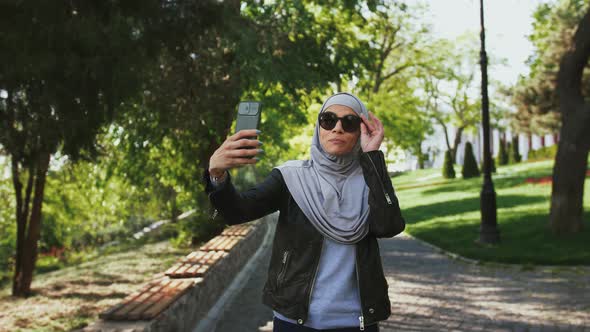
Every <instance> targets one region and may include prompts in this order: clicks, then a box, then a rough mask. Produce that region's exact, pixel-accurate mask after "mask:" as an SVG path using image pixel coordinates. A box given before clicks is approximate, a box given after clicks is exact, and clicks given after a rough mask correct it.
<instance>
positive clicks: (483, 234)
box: [478, 180, 500, 244]
mask: <svg viewBox="0 0 590 332" xmlns="http://www.w3.org/2000/svg"><path fill="white" fill-rule="evenodd" d="M480 204H481V226H480V228H479V241H478V242H480V243H485V244H496V243H499V242H500V231H499V230H498V223H497V219H496V192H495V191H494V185H493V184H492V182H491V180H490V181H484V185H483V188H482V190H481V194H480Z"/></svg>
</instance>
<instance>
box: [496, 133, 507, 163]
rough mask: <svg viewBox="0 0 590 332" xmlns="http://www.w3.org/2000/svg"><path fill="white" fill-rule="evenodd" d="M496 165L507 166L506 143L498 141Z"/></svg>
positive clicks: (501, 140)
mask: <svg viewBox="0 0 590 332" xmlns="http://www.w3.org/2000/svg"><path fill="white" fill-rule="evenodd" d="M498 165H500V166H502V165H508V152H507V151H506V142H505V141H504V140H503V139H500V149H499V151H498Z"/></svg>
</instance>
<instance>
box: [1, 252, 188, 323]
mask: <svg viewBox="0 0 590 332" xmlns="http://www.w3.org/2000/svg"><path fill="white" fill-rule="evenodd" d="M186 252H187V250H186V249H185V250H179V249H175V248H173V247H172V245H171V244H170V243H169V241H163V242H158V243H152V244H146V245H144V246H141V247H139V248H135V249H132V250H128V251H125V252H120V253H114V254H110V255H105V256H102V257H99V258H96V259H94V260H91V261H88V262H85V263H82V264H79V265H75V266H70V267H67V268H64V269H60V270H58V271H53V272H49V273H43V274H39V275H36V276H35V278H34V280H33V284H32V289H33V291H34V293H35V294H34V295H33V296H31V297H29V298H26V299H22V298H13V297H11V296H10V286H6V287H4V288H3V289H2V290H0V331H11V332H13V331H70V330H71V329H74V328H80V327H83V326H86V325H87V324H88V323H90V322H92V321H94V320H96V319H97V318H98V313H100V312H101V311H103V310H105V309H107V308H109V307H110V306H112V305H114V304H116V303H118V302H119V300H120V299H122V298H124V297H125V296H127V295H128V294H130V293H132V292H133V291H135V290H137V289H139V288H140V286H141V285H142V284H143V283H144V282H146V281H148V280H151V279H152V278H153V277H154V275H155V274H158V273H163V271H165V270H166V269H167V268H168V267H170V266H171V265H172V263H173V262H174V261H176V260H177V259H178V258H179V257H181V256H182V255H185V254H186Z"/></svg>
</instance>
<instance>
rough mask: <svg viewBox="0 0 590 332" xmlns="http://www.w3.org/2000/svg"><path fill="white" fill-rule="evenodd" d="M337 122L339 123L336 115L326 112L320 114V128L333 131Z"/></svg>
mask: <svg viewBox="0 0 590 332" xmlns="http://www.w3.org/2000/svg"><path fill="white" fill-rule="evenodd" d="M336 122H338V118H337V117H336V114H334V113H331V112H325V113H322V114H320V126H321V127H322V128H324V129H326V130H332V129H334V127H336Z"/></svg>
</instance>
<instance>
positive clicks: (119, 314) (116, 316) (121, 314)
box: [111, 280, 170, 320]
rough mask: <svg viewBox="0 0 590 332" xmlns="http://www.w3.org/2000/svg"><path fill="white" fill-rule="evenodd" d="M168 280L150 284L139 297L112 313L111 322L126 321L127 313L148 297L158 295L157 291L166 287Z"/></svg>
mask: <svg viewBox="0 0 590 332" xmlns="http://www.w3.org/2000/svg"><path fill="white" fill-rule="evenodd" d="M169 282H170V281H169V280H166V281H163V282H162V281H158V282H153V283H150V284H149V285H150V287H149V288H148V289H147V290H146V291H144V292H142V293H141V294H140V295H139V296H137V297H135V298H134V299H133V300H132V301H130V302H127V303H126V304H125V306H124V307H123V308H121V309H119V310H117V311H116V312H114V313H113V314H111V319H112V320H126V319H127V314H128V313H129V312H131V311H132V310H133V309H135V307H137V306H139V305H141V303H143V301H145V300H147V299H148V298H149V297H151V296H152V295H153V294H156V293H158V292H159V291H161V290H162V289H163V288H164V287H166V285H167V284H168V283H169Z"/></svg>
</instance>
